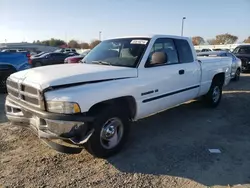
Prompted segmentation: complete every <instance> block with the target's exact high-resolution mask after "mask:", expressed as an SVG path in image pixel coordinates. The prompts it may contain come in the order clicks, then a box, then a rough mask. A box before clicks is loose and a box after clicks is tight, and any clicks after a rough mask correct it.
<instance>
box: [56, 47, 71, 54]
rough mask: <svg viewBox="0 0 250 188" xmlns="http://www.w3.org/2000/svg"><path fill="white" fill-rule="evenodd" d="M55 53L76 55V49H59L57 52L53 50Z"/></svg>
mask: <svg viewBox="0 0 250 188" xmlns="http://www.w3.org/2000/svg"><path fill="white" fill-rule="evenodd" d="M55 52H61V53H72V52H73V53H76V49H74V48H60V49H58V50H55Z"/></svg>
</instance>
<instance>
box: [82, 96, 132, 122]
mask: <svg viewBox="0 0 250 188" xmlns="http://www.w3.org/2000/svg"><path fill="white" fill-rule="evenodd" d="M107 106H118V107H121V108H123V109H124V110H125V111H126V112H127V113H128V114H129V118H130V119H134V118H135V116H136V112H137V105H136V101H135V98H134V97H133V96H122V97H117V98H113V99H109V100H105V101H102V102H98V103H96V104H94V105H93V106H91V107H90V109H89V110H88V112H87V113H88V114H90V115H93V114H96V113H98V112H100V110H102V109H103V108H105V107H107Z"/></svg>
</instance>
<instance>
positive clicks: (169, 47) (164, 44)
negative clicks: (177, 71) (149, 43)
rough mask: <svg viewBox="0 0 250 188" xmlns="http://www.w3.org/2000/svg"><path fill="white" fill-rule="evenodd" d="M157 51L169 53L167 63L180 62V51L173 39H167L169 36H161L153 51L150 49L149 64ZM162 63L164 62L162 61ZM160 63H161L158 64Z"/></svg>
mask: <svg viewBox="0 0 250 188" xmlns="http://www.w3.org/2000/svg"><path fill="white" fill-rule="evenodd" d="M155 52H163V53H165V54H167V61H166V62H165V63H163V64H164V65H165V64H173V63H178V62H179V60H178V53H177V50H176V47H175V44H174V41H173V39H167V38H159V39H157V40H156V41H155V43H154V45H153V47H152V49H151V51H150V55H149V66H150V65H151V66H152V64H151V61H150V60H151V59H152V55H153V54H154V53H155ZM161 64H162V63H161ZM157 65H159V64H157Z"/></svg>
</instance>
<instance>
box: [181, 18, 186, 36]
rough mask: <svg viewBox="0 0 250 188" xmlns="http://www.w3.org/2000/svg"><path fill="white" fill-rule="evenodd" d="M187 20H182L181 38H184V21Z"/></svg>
mask: <svg viewBox="0 0 250 188" xmlns="http://www.w3.org/2000/svg"><path fill="white" fill-rule="evenodd" d="M185 19H186V17H183V18H182V24H181V36H183V29H184V20H185Z"/></svg>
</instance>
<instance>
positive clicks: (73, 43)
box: [68, 40, 80, 48]
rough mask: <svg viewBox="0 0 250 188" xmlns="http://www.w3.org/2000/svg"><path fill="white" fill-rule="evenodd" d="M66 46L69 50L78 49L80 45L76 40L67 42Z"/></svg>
mask: <svg viewBox="0 0 250 188" xmlns="http://www.w3.org/2000/svg"><path fill="white" fill-rule="evenodd" d="M68 46H69V47H70V48H80V45H79V43H78V42H77V41H76V40H71V41H69V43H68Z"/></svg>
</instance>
